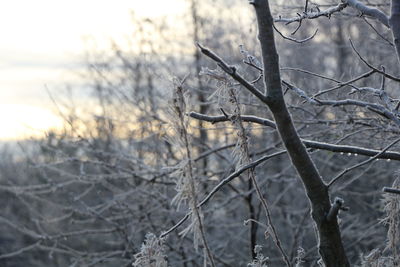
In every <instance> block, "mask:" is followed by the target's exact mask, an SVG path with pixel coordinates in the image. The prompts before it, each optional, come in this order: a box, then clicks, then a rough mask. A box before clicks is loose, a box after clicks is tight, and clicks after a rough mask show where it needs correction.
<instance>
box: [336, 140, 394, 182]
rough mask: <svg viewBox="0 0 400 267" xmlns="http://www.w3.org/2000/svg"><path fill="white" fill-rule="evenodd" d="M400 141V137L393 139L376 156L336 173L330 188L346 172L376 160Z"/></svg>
mask: <svg viewBox="0 0 400 267" xmlns="http://www.w3.org/2000/svg"><path fill="white" fill-rule="evenodd" d="M399 141H400V138H398V139H396V140H395V141H393V142H392V143H390V144H389V145H388V146H386V147H385V148H384V149H382V151H381V152H379V153H378V154H376V155H375V156H373V157H372V158H369V159H367V160H365V161H363V162H360V163H358V164H356V165H354V166H352V167H350V168H346V169H344V170H343V171H342V172H341V173H339V174H338V175H336V177H334V178H333V179H332V180H331V181H330V182H329V184H328V188H329V187H331V186H332V185H333V184H334V183H336V182H337V181H338V180H339V179H340V178H341V177H343V175H345V174H346V173H348V172H349V171H352V170H354V169H356V168H358V167H361V166H363V165H365V164H368V163H370V162H372V161H374V160H375V159H377V158H378V157H379V156H380V155H381V154H383V153H385V152H386V151H387V150H388V149H389V148H391V147H392V146H394V145H395V144H396V143H398V142H399Z"/></svg>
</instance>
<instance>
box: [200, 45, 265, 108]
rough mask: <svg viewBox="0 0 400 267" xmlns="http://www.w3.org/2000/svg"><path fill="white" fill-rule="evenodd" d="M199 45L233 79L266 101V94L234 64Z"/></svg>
mask: <svg viewBox="0 0 400 267" xmlns="http://www.w3.org/2000/svg"><path fill="white" fill-rule="evenodd" d="M197 46H198V47H199V48H200V51H201V52H202V53H203V54H204V55H206V56H207V57H209V58H211V59H212V60H214V61H215V62H216V63H217V65H218V66H219V67H220V68H221V69H222V70H223V71H225V72H226V73H227V74H228V75H229V76H231V77H232V78H233V79H235V80H236V81H237V82H239V83H240V84H241V85H243V86H244V87H245V88H246V89H247V90H249V91H250V92H251V93H252V94H254V95H255V96H256V97H257V98H258V99H260V100H261V101H262V102H264V101H265V95H264V94H263V93H261V92H260V91H259V90H258V89H257V88H256V87H254V86H253V85H252V84H251V83H249V82H248V81H246V80H245V79H244V78H243V77H242V76H241V75H240V74H238V73H237V70H236V68H235V67H234V66H230V65H228V63H226V62H225V61H224V60H222V59H221V58H220V57H219V56H217V55H216V54H215V53H214V52H213V51H211V50H210V49H208V48H206V47H204V46H202V45H200V44H199V43H198V44H197Z"/></svg>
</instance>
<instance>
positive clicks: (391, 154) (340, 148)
mask: <svg viewBox="0 0 400 267" xmlns="http://www.w3.org/2000/svg"><path fill="white" fill-rule="evenodd" d="M189 116H190V117H192V118H194V119H198V120H204V121H207V122H210V123H218V122H226V121H229V118H227V117H225V116H208V115H205V114H200V113H197V112H190V113H189ZM241 118H242V120H243V121H245V122H253V123H257V124H260V125H264V126H268V127H271V128H274V129H276V125H275V123H274V122H273V121H271V120H268V119H264V118H260V117H256V116H249V115H242V116H241ZM302 141H303V144H304V145H305V146H306V147H307V148H314V149H321V150H327V151H331V152H337V153H351V154H358V155H363V156H367V157H374V156H377V157H376V158H380V159H390V160H397V161H400V153H399V152H395V151H385V152H384V153H381V152H382V151H381V150H375V149H368V148H364V147H357V146H348V145H335V144H329V143H324V142H318V141H312V140H306V139H302Z"/></svg>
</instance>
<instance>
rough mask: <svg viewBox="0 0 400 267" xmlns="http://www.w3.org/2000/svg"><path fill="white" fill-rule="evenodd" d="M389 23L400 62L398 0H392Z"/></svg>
mask: <svg viewBox="0 0 400 267" xmlns="http://www.w3.org/2000/svg"><path fill="white" fill-rule="evenodd" d="M389 24H390V28H391V30H392V34H393V42H394V45H395V47H396V52H397V59H398V60H399V63H400V0H392V7H391V15H390V18H389Z"/></svg>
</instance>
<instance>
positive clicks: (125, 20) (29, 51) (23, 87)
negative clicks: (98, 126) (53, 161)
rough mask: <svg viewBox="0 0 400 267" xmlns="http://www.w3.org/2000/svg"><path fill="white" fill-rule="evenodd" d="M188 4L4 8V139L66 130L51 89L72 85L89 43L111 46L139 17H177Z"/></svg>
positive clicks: (70, 1)
mask: <svg viewBox="0 0 400 267" xmlns="http://www.w3.org/2000/svg"><path fill="white" fill-rule="evenodd" d="M184 8H186V6H185V3H184V0H169V1H165V0H152V1H143V0H113V1H109V0H108V1H106V0H104V1H98V0H96V1H95V0H84V1H81V0H59V1H51V0H36V1H28V0H13V1H4V3H2V8H1V9H0V34H1V42H0V125H1V128H0V129H1V131H0V140H10V139H14V140H15V139H21V138H28V137H31V136H40V135H43V133H44V132H45V131H46V130H49V129H50V128H53V127H60V125H61V121H60V120H59V119H57V117H56V116H55V115H54V114H53V113H52V110H54V106H53V104H52V102H51V100H50V98H49V96H48V93H47V91H46V87H47V88H49V90H50V91H51V90H52V89H55V88H58V87H60V86H62V85H63V84H64V83H65V82H72V83H73V81H71V79H73V78H71V77H74V76H73V75H71V74H72V72H73V71H74V70H76V69H79V63H80V62H82V55H83V52H84V49H85V44H84V40H85V39H88V38H89V39H94V40H95V41H96V43H97V45H98V46H100V47H101V46H105V47H106V46H108V45H109V43H110V40H111V39H113V40H117V41H118V40H119V39H121V38H124V37H125V36H127V35H128V34H129V33H130V32H131V27H132V24H131V13H132V12H133V13H134V14H135V15H136V16H143V17H157V16H167V15H168V16H174V15H175V14H179V13H180V12H182V10H183V9H184Z"/></svg>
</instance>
